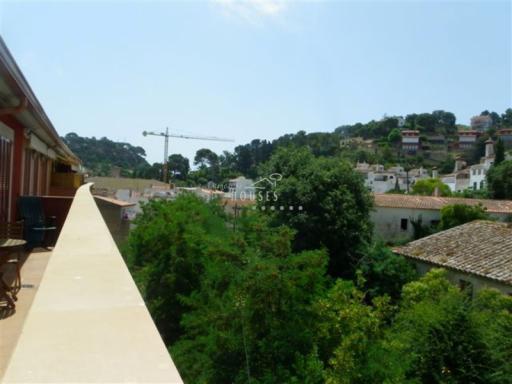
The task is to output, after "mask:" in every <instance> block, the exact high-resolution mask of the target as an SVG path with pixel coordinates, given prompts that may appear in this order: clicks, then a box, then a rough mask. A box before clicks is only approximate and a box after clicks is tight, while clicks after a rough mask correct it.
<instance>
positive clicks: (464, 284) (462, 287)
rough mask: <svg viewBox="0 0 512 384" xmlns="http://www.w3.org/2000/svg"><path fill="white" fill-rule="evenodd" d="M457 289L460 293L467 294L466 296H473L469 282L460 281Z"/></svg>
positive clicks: (471, 285)
mask: <svg viewBox="0 0 512 384" xmlns="http://www.w3.org/2000/svg"><path fill="white" fill-rule="evenodd" d="M459 288H460V290H461V291H463V292H465V293H467V294H468V296H473V284H472V283H471V282H470V281H467V280H464V279H460V280H459Z"/></svg>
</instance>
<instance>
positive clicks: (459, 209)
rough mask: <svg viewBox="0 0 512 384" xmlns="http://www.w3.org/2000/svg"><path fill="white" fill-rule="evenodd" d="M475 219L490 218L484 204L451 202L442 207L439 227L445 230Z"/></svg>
mask: <svg viewBox="0 0 512 384" xmlns="http://www.w3.org/2000/svg"><path fill="white" fill-rule="evenodd" d="M473 220H489V215H488V213H487V212H486V211H485V208H484V207H483V206H482V205H466V204H451V205H446V206H444V207H443V208H441V220H440V222H439V229H441V230H445V229H449V228H453V227H456V226H457V225H462V224H465V223H469V222H470V221H473Z"/></svg>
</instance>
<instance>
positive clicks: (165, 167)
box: [142, 127, 234, 183]
mask: <svg viewBox="0 0 512 384" xmlns="http://www.w3.org/2000/svg"><path fill="white" fill-rule="evenodd" d="M142 135H143V136H161V137H163V138H164V163H163V169H162V173H163V175H162V176H163V182H164V183H167V182H169V137H176V138H178V139H193V140H211V141H228V142H233V141H234V140H232V139H224V138H221V137H215V136H189V135H178V134H172V133H169V127H165V132H151V131H144V132H142Z"/></svg>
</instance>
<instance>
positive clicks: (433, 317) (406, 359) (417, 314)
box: [368, 269, 490, 384]
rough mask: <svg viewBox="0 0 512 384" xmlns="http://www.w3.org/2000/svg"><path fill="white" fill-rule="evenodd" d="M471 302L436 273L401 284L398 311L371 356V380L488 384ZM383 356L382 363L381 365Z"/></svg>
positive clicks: (442, 274) (485, 359) (485, 357)
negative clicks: (401, 291) (472, 316)
mask: <svg viewBox="0 0 512 384" xmlns="http://www.w3.org/2000/svg"><path fill="white" fill-rule="evenodd" d="M470 309H471V305H470V301H469V300H468V297H467V295H466V293H465V292H462V291H460V290H459V289H458V288H457V287H455V286H454V285H452V284H451V283H450V282H449V281H448V280H447V279H446V271H444V270H439V269H437V270H436V269H434V270H432V271H430V272H429V273H428V274H427V275H425V276H424V277H422V278H421V279H420V280H418V281H415V282H411V283H409V284H407V285H406V286H404V289H403V294H402V301H401V303H400V307H399V312H398V313H397V315H396V316H395V318H394V320H393V323H392V325H391V326H390V328H389V329H388V330H387V331H386V335H385V337H384V338H383V341H382V342H381V343H379V344H378V345H377V347H376V348H375V350H374V351H373V352H372V356H374V358H375V359H376V360H375V361H373V363H372V364H371V365H369V369H368V371H369V372H368V374H371V375H373V377H374V378H378V380H375V381H374V382H389V383H410V384H412V383H454V384H455V383H482V384H483V383H486V382H487V381H486V379H485V376H486V375H487V374H489V373H490V371H489V370H488V369H487V366H488V365H487V364H488V361H489V360H488V353H487V352H488V351H487V350H486V348H485V345H484V343H483V342H482V339H481V338H480V337H478V332H477V329H476V328H475V327H474V324H473V323H472V319H471V315H470ZM382 358H384V359H385V360H384V361H385V363H384V364H382V363H379V360H380V359H382Z"/></svg>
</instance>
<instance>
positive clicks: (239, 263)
mask: <svg viewBox="0 0 512 384" xmlns="http://www.w3.org/2000/svg"><path fill="white" fill-rule="evenodd" d="M238 224H239V225H238V228H239V230H238V231H237V232H236V234H235V235H234V237H233V242H232V243H231V244H230V245H229V248H230V250H229V251H227V252H223V253H219V254H217V255H216V256H215V257H211V258H209V259H205V263H204V273H203V274H202V276H201V281H200V286H199V288H198V289H197V290H196V291H195V292H194V293H193V294H191V295H190V296H189V297H188V298H183V300H184V302H185V303H186V304H187V305H188V306H190V308H191V310H190V311H189V312H188V313H187V314H186V315H185V316H184V317H183V323H182V324H183V327H184V329H185V335H184V337H182V338H181V339H180V340H179V341H178V342H177V343H176V344H175V345H174V346H173V347H172V348H171V352H172V353H173V357H174V359H175V361H176V362H177V365H178V367H179V368H180V370H181V372H183V376H184V378H185V380H186V381H187V382H190V383H269V384H270V383H281V382H290V381H295V382H297V383H305V382H310V383H318V384H319V383H320V381H319V380H318V376H319V374H320V375H321V371H322V369H321V365H320V364H319V362H318V360H317V359H316V358H315V353H314V345H313V338H314V331H313V329H314V324H315V317H314V313H313V311H312V303H313V302H314V301H315V300H317V298H318V297H320V296H321V295H322V294H323V292H324V289H325V285H326V282H327V281H326V278H325V270H326V263H327V257H326V255H325V253H324V252H321V251H305V252H301V253H292V252H291V240H292V237H293V232H292V231H290V230H289V229H288V228H285V227H280V228H271V227H269V226H268V225H267V224H266V220H265V218H261V217H259V216H258V215H255V214H246V215H242V217H241V218H240V221H239V223H238ZM315 378H316V379H315Z"/></svg>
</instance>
